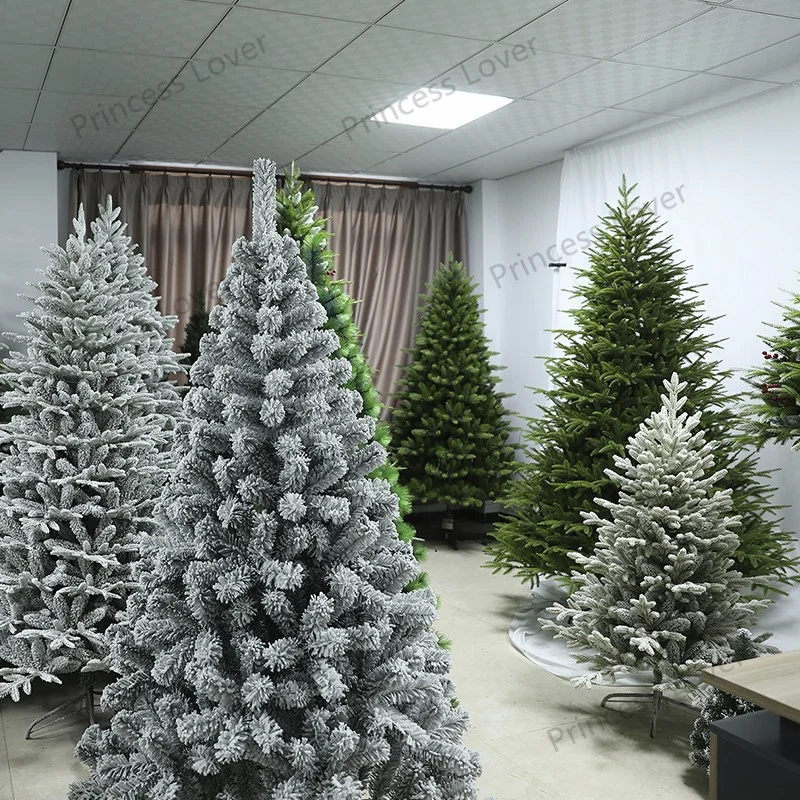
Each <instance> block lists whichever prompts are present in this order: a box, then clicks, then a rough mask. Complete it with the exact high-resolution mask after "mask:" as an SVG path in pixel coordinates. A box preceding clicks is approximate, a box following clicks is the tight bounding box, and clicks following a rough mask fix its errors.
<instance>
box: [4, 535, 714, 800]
mask: <svg viewBox="0 0 800 800" xmlns="http://www.w3.org/2000/svg"><path fill="white" fill-rule="evenodd" d="M484 560H485V559H484V556H483V553H482V549H481V547H480V545H478V544H477V543H475V544H472V543H470V544H467V545H463V546H462V548H461V549H460V550H458V551H453V550H451V549H450V548H449V547H448V546H447V545H439V544H432V546H431V547H430V553H429V559H428V562H427V564H426V569H427V571H428V572H429V573H430V576H431V585H432V586H433V588H434V589H435V590H436V591H437V593H438V594H439V595H440V597H441V599H442V606H441V611H440V623H439V629H440V631H441V632H442V633H444V634H445V635H447V636H449V637H450V638H451V639H452V641H453V645H452V652H453V674H454V679H455V682H456V687H457V691H458V697H459V699H460V700H461V702H462V704H463V706H464V707H465V708H467V709H468V710H469V712H470V714H471V717H472V729H471V731H470V734H469V740H468V741H469V744H470V745H471V746H472V747H474V748H476V749H477V750H478V751H479V752H480V754H481V759H482V762H483V767H484V774H483V776H482V778H481V781H480V790H481V797H486V796H487V795H491V796H493V797H494V798H495V800H606V798H609V799H610V798H614V800H629V798H631V799H632V798H635V797H646V798H647V800H699V799H700V798H703V797H706V796H707V781H706V778H705V776H704V775H703V774H702V773H701V772H699V771H698V770H696V769H695V768H693V767H692V766H691V765H690V764H689V763H688V761H687V758H686V751H687V744H686V739H687V736H688V733H689V729H690V724H691V723H690V720H689V718H688V717H686V716H685V715H684V714H682V713H681V712H679V711H674V712H670V711H667V712H666V716H665V719H664V723H663V724H662V727H661V732H660V735H659V738H658V739H656V740H655V741H651V740H650V739H649V737H648V722H649V719H648V714H647V711H646V710H644V711H641V712H639V713H633V712H631V711H628V712H627V713H624V714H623V713H619V712H614V711H608V712H605V711H603V710H602V709H600V708H599V707H598V702H599V698H600V697H601V696H602V692H601V691H587V690H580V689H576V688H573V687H572V686H571V685H570V684H569V683H567V682H565V681H562V680H560V679H558V678H555V677H553V676H552V675H549V674H548V673H547V672H544V671H543V670H541V669H539V668H537V667H535V666H534V665H533V664H531V663H530V662H528V661H527V660H526V659H525V658H524V657H523V656H521V655H520V654H519V653H517V652H516V651H515V650H514V649H513V647H512V646H511V644H510V643H509V641H508V637H507V635H506V631H507V628H508V623H509V620H510V618H511V616H512V615H513V613H514V611H515V610H516V608H517V607H518V606H519V605H520V604H521V603H522V602H523V601H524V599H525V588H524V587H523V586H522V585H521V584H519V583H518V582H517V581H516V580H514V579H513V578H510V577H507V576H502V575H493V574H492V573H491V572H490V571H489V570H486V569H482V568H481V564H482V563H483V562H484ZM64 694H65V690H64V688H63V687H50V686H43V685H40V686H38V687H37V691H35V693H34V696H33V697H27V698H24V699H23V700H22V701H21V702H19V703H12V702H10V701H8V700H6V701H3V702H2V703H0V720H1V721H2V737H3V742H2V747H0V800H65V798H66V792H67V787H68V786H69V784H70V783H71V782H72V781H74V780H77V779H78V778H80V776H81V775H82V771H83V768H82V766H81V765H80V764H79V763H78V762H77V761H76V760H75V758H74V757H73V754H72V751H73V748H74V746H75V742H76V741H77V740H78V738H79V737H80V734H81V730H82V726H81V723H80V721H79V720H76V721H74V722H72V723H66V724H64V723H61V724H59V725H58V726H55V727H53V728H51V729H50V731H49V732H47V733H44V732H43V733H42V735H41V738H37V739H35V740H33V741H26V740H25V730H26V728H27V726H28V724H29V723H30V721H31V720H32V719H33V718H34V717H36V715H37V714H39V713H42V712H43V711H45V710H47V709H49V708H51V707H52V706H53V705H54V704H55V703H57V702H59V700H60V699H61V698H63V696H64ZM3 758H5V761H4V762H2V759H3Z"/></svg>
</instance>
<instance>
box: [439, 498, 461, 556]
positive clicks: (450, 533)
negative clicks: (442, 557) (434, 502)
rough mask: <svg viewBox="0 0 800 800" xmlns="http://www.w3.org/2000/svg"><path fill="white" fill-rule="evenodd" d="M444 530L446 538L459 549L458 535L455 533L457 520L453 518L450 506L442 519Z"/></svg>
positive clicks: (448, 542)
mask: <svg viewBox="0 0 800 800" xmlns="http://www.w3.org/2000/svg"><path fill="white" fill-rule="evenodd" d="M442 531H443V532H444V540H445V541H446V542H447V544H449V545H450V547H452V548H453V550H458V537H456V535H455V521H454V520H453V512H452V511H451V510H450V508H449V506H448V508H447V511H446V513H445V516H444V518H443V519H442Z"/></svg>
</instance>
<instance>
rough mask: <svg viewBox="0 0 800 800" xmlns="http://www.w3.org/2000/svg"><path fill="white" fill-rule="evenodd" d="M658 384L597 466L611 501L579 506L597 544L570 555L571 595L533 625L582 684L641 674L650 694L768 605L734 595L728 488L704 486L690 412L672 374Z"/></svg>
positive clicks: (710, 459)
mask: <svg viewBox="0 0 800 800" xmlns="http://www.w3.org/2000/svg"><path fill="white" fill-rule="evenodd" d="M664 384H665V386H666V390H667V391H666V394H665V395H664V396H663V397H662V398H661V400H662V406H661V409H660V410H659V411H657V412H653V414H651V416H650V417H648V419H647V420H645V421H644V422H643V423H642V425H641V427H640V428H639V431H638V432H637V433H636V435H635V436H633V437H632V438H631V439H630V441H629V444H628V456H627V457H625V458H623V457H621V456H617V457H616V458H615V459H614V464H615V470H611V469H609V470H607V474H608V477H609V479H610V480H611V481H613V483H614V485H615V486H617V487H618V489H619V499H618V501H609V500H606V499H604V498H602V497H601V498H598V499H597V505H599V506H601V507H602V508H604V509H606V511H607V512H608V516H604V517H601V516H599V515H598V514H597V513H596V512H591V513H588V514H587V513H584V518H585V521H586V524H587V525H590V526H592V527H594V528H596V529H597V531H598V540H597V546H596V548H595V551H594V552H593V553H592V554H591V555H588V556H587V555H583V554H581V553H574V554H573V558H574V559H575V562H576V564H577V565H578V566H579V567H580V571H578V570H576V571H575V572H574V573H573V576H572V577H573V580H574V582H575V586H576V589H575V591H574V593H573V594H572V595H571V596H570V597H569V598H568V599H567V600H566V604H560V603H558V604H556V605H554V606H552V607H551V608H549V609H548V612H549V613H551V614H554V615H555V617H556V619H555V621H552V620H544V621H543V624H544V627H545V629H549V630H554V631H555V632H556V635H557V636H558V637H560V638H563V639H564V640H565V641H566V642H567V644H568V646H569V647H570V649H571V651H572V654H573V656H574V657H575V659H576V660H577V661H578V662H580V663H588V664H589V665H591V667H592V668H593V670H594V671H593V672H590V673H589V674H588V675H587V676H584V677H582V678H581V679H580V682H582V683H591V682H593V681H596V680H600V679H601V678H602V677H606V676H610V677H612V678H613V677H615V676H616V675H618V674H622V673H627V672H648V673H650V674H652V680H653V685H654V687H656V688H657V689H660V690H663V689H668V688H674V687H675V686H678V685H682V684H684V683H685V682H686V681H688V679H690V678H692V677H694V676H696V675H697V674H698V673H699V672H700V670H702V669H705V668H706V667H708V666H710V665H713V664H718V663H722V662H724V661H726V660H727V658H728V657H729V655H730V652H731V641H732V639H733V637H734V636H735V634H736V632H737V631H738V630H739V629H740V628H743V627H747V626H749V624H750V623H751V622H752V621H753V617H754V614H755V613H756V612H757V610H758V609H759V608H762V607H764V606H765V605H767V604H768V601H766V600H745V599H744V598H743V593H744V592H746V591H747V590H748V588H749V584H748V582H747V581H746V580H744V579H743V578H742V575H741V573H739V572H737V571H736V570H735V569H734V568H733V564H734V561H733V555H734V553H735V552H736V548H737V546H738V544H739V541H738V537H737V535H736V533H735V530H736V529H737V528H738V527H739V523H740V520H739V519H738V518H737V517H735V516H732V515H731V514H732V503H731V497H730V490H727V489H726V490H717V489H716V488H715V487H716V486H717V485H718V484H719V482H720V479H721V478H722V477H723V476H722V475H721V474H720V472H719V471H718V470H717V469H716V466H715V463H714V456H713V445H712V444H711V443H709V442H707V441H706V439H705V434H704V432H703V430H702V428H701V427H700V413H699V412H695V413H694V414H693V415H691V416H689V415H688V414H687V413H686V412H685V411H683V410H682V409H683V406H684V405H686V396H685V395H684V394H683V392H685V390H686V384H685V383H684V384H681V383H679V382H678V376H677V375H673V376H672V378H671V380H669V381H665V382H664ZM682 395H683V396H682Z"/></svg>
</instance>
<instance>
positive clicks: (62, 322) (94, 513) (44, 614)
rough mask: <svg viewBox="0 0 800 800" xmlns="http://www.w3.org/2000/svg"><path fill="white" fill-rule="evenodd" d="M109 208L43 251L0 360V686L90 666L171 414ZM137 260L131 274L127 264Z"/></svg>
mask: <svg viewBox="0 0 800 800" xmlns="http://www.w3.org/2000/svg"><path fill="white" fill-rule="evenodd" d="M117 215H118V211H114V210H113V208H112V207H111V206H110V205H109V206H107V207H106V208H105V209H101V216H100V218H99V219H98V220H97V221H96V224H95V225H94V226H93V232H94V233H95V238H94V240H93V239H91V238H87V237H86V225H85V221H84V216H83V210H82V209H81V210H80V212H79V215H78V219H77V220H76V221H75V234H74V235H72V236H71V237H70V238H69V241H68V242H67V247H66V250H62V249H61V248H53V249H52V250H51V251H50V264H49V267H48V269H47V270H46V272H45V279H44V280H43V281H42V282H41V283H39V284H38V287H37V288H38V289H39V290H40V292H41V294H40V296H39V297H38V298H37V299H36V300H35V301H34V308H33V310H32V311H30V312H28V313H26V314H24V315H23V318H24V320H25V322H26V325H27V328H28V334H27V335H26V336H21V337H15V338H16V340H17V341H18V342H19V343H21V344H22V345H23V349H24V352H21V353H15V354H13V355H12V357H11V358H10V359H9V365H10V367H11V368H12V369H13V371H14V388H13V389H12V391H10V392H9V393H8V394H7V395H6V396H5V397H4V403H5V404H6V405H7V406H10V407H15V408H16V409H17V411H18V413H16V414H15V415H14V416H13V417H12V419H11V421H10V422H8V423H7V424H5V425H3V426H2V429H1V430H2V439H3V441H4V442H5V443H6V444H8V445H9V447H10V454H9V455H8V456H7V457H5V458H4V459H3V461H2V463H1V464H0V484H2V487H3V495H2V497H0V659H2V661H4V662H5V663H6V665H7V666H4V667H2V668H1V669H0V676H2V678H3V682H2V683H0V694H3V695H9V694H10V695H11V696H12V697H13V698H14V699H19V694H20V691H24V692H30V690H31V683H32V681H33V680H34V679H36V678H40V679H43V680H47V681H54V680H58V677H57V676H59V675H62V674H65V673H70V672H76V671H79V670H82V669H84V668H87V667H88V668H93V667H91V666H90V665H92V664H95V665H97V664H99V663H102V659H104V658H105V656H106V655H107V638H106V634H107V629H108V627H109V626H110V625H111V624H112V623H114V622H115V621H116V620H117V618H118V616H119V614H120V612H121V611H123V610H124V609H125V602H126V598H127V595H128V594H129V592H130V591H131V589H132V588H133V587H134V585H135V576H134V568H135V566H136V562H137V560H138V557H139V541H140V538H141V537H142V536H143V535H144V534H145V533H147V532H149V531H150V530H151V529H152V524H153V508H154V505H155V501H156V498H157V497H158V495H159V492H160V490H161V487H162V485H163V484H164V483H165V481H166V477H167V466H168V461H169V459H168V452H169V450H170V447H171V444H172V439H173V433H174V430H175V428H176V425H177V424H178V423H179V422H180V418H179V417H175V416H173V413H172V412H175V411H176V409H177V410H179V409H180V399H179V397H178V395H177V392H176V390H175V389H174V388H173V387H172V385H171V384H170V383H169V382H168V381H167V380H165V376H166V374H167V373H172V372H178V371H179V370H180V367H179V365H178V362H177V358H176V356H175V354H174V353H172V350H171V347H170V343H169V342H167V341H165V339H164V332H165V331H166V330H168V329H169V327H170V322H169V321H168V320H165V319H164V318H163V317H161V316H160V315H159V314H158V312H157V311H156V308H155V300H154V298H153V297H152V295H151V289H152V287H153V284H152V282H151V281H149V279H147V277H146V274H145V273H144V268H143V266H142V265H141V264H140V263H139V261H138V257H132V258H129V256H131V254H132V250H130V240H129V239H127V237H125V236H124V230H123V229H122V228H121V226H120V225H119V224H118V222H117V220H116V216H117ZM139 267H141V270H140V269H139Z"/></svg>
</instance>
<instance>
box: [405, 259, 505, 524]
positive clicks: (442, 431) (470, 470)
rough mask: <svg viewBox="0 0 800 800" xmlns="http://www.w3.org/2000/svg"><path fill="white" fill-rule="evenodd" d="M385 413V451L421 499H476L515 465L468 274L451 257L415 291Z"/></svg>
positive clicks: (493, 492)
mask: <svg viewBox="0 0 800 800" xmlns="http://www.w3.org/2000/svg"><path fill="white" fill-rule="evenodd" d="M421 311H422V319H421V321H420V331H419V333H418V334H417V337H416V343H415V346H414V348H413V349H412V350H411V358H410V363H409V364H408V366H407V367H406V368H405V369H404V373H403V377H402V379H401V382H400V387H399V391H398V394H397V404H396V406H395V409H394V414H393V416H392V438H393V441H392V452H393V453H394V456H395V459H396V461H397V464H398V466H399V467H400V468H401V470H402V471H403V477H404V479H405V480H406V481H407V483H408V487H409V490H410V491H411V494H412V495H413V496H414V497H416V498H418V499H419V500H420V501H421V502H423V503H444V504H446V505H447V506H449V507H455V508H459V507H469V506H483V504H484V503H486V502H487V501H491V500H495V499H496V498H497V497H499V496H500V495H501V494H502V493H503V492H504V491H505V490H506V486H507V483H508V480H509V477H510V476H511V474H512V473H513V471H514V469H515V461H514V447H513V446H512V445H510V444H509V442H508V439H509V436H510V434H511V425H510V423H509V421H508V416H507V414H506V410H505V408H504V407H503V398H504V397H507V395H504V394H502V393H500V392H498V391H497V389H496V385H497V383H498V382H499V380H500V379H499V378H498V377H497V375H496V374H495V372H496V367H494V366H492V364H491V362H490V359H491V357H492V356H493V355H495V354H494V353H492V352H491V351H490V350H489V346H488V343H487V340H486V335H485V333H484V330H483V322H482V320H481V314H482V311H481V309H480V307H479V298H478V295H477V293H476V291H475V284H474V281H473V280H472V279H471V278H470V277H469V275H467V273H466V270H465V269H464V267H463V266H462V265H461V263H460V262H458V261H455V260H454V259H453V257H452V256H450V258H449V259H448V261H447V263H446V264H442V266H441V267H440V268H439V271H438V272H437V274H436V276H435V278H434V280H433V283H432V284H431V285H430V287H429V293H428V295H427V296H426V297H424V298H423V307H422V309H421Z"/></svg>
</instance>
